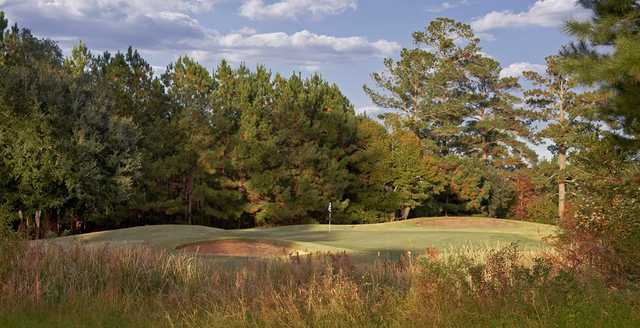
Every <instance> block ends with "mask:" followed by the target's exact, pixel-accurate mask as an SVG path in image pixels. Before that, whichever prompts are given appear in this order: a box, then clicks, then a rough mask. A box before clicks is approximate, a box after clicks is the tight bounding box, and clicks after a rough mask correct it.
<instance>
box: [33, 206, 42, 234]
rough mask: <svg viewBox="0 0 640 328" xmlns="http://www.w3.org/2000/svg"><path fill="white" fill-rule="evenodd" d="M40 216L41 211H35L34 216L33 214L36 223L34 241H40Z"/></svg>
mask: <svg viewBox="0 0 640 328" xmlns="http://www.w3.org/2000/svg"><path fill="white" fill-rule="evenodd" d="M41 215H42V210H40V209H37V210H36V214H35V217H34V218H35V221H36V239H40V236H41V233H40V229H41V227H40V216H41Z"/></svg>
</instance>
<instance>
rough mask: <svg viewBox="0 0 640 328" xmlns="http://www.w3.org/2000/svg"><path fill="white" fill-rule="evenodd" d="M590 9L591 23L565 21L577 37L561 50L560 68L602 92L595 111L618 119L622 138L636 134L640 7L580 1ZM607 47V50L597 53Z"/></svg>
mask: <svg viewBox="0 0 640 328" xmlns="http://www.w3.org/2000/svg"><path fill="white" fill-rule="evenodd" d="M583 3H584V4H585V5H587V6H588V7H589V8H591V9H592V10H593V11H594V16H593V18H592V20H591V21H587V22H569V23H567V26H566V29H567V31H568V32H569V34H571V35H573V36H574V37H576V38H577V39H578V41H577V43H574V44H571V45H569V46H567V47H565V48H564V49H563V55H564V56H563V60H562V65H563V69H564V70H565V71H566V72H569V73H571V74H572V75H573V76H574V77H575V78H576V79H577V80H578V81H579V82H580V83H583V84H585V85H588V86H595V87H597V88H599V89H600V90H601V91H602V92H604V93H606V95H607V101H606V103H605V104H604V105H603V106H601V107H600V111H599V113H600V114H601V116H600V117H601V118H602V119H604V120H612V119H613V120H614V121H615V120H617V119H618V118H622V119H623V128H624V130H625V132H626V133H627V134H630V135H638V134H640V114H638V111H637V108H638V107H640V100H639V99H640V98H639V97H638V96H637V95H638V94H640V83H639V82H640V70H639V69H638V67H640V65H638V63H640V55H639V54H640V35H639V34H638V28H639V23H638V22H639V18H640V5H639V4H638V2H637V1H632V0H608V1H603V0H599V1H595V0H592V1H583ZM599 47H608V48H610V49H611V51H607V52H603V51H599V49H598V48H599Z"/></svg>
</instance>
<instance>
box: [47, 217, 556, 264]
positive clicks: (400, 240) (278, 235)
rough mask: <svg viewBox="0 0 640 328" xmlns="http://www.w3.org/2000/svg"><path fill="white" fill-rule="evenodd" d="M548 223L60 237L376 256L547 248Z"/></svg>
mask: <svg viewBox="0 0 640 328" xmlns="http://www.w3.org/2000/svg"><path fill="white" fill-rule="evenodd" d="M555 232H556V228H555V227H554V226H550V225H543V224H536V223H528V222H521V221H510V220H496V219H487V218H430V219H414V220H408V221H401V222H393V223H383V224H370V225H333V226H331V227H329V226H327V225H299V226H288V227H277V228H258V229H246V230H230V231H226V230H220V229H214V228H207V227H199V226H176V225H160V226H146V227H137V228H130V229H121V230H114V231H106V232H98V233H91V234H85V235H80V236H73V237H66V238H60V239H58V240H57V242H62V243H68V242H75V241H79V242H82V243H84V244H86V245H104V244H110V245H132V244H148V245H152V246H157V247H161V248H165V249H168V250H174V249H176V248H178V247H180V246H182V245H187V244H194V243H199V242H207V241H214V240H224V239H242V240H260V241H271V242H274V243H278V244H286V245H288V247H290V248H292V249H298V250H300V251H301V252H303V253H313V252H347V253H350V254H352V255H354V256H358V257H364V258H368V259H372V258H374V257H386V258H393V259H398V258H399V257H400V256H401V254H402V253H403V252H405V251H413V252H415V253H422V252H424V251H425V250H426V249H428V248H437V249H440V250H445V249H446V250H452V249H456V248H476V249H485V248H496V247H500V246H504V245H509V244H510V243H518V244H519V245H520V247H521V248H522V249H524V250H529V251H537V250H543V249H546V247H545V244H544V242H543V239H544V238H545V237H549V236H552V235H554V233H555Z"/></svg>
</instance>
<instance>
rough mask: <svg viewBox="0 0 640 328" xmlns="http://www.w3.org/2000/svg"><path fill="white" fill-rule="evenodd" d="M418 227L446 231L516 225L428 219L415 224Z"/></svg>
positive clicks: (478, 220) (512, 223)
mask: <svg viewBox="0 0 640 328" xmlns="http://www.w3.org/2000/svg"><path fill="white" fill-rule="evenodd" d="M415 224H416V225H417V226H419V227H429V228H448V229H468V228H478V229H486V228H503V227H516V226H517V225H518V224H517V223H516V222H512V221H506V220H500V219H473V218H468V219H460V218H451V219H430V220H421V221H418V222H416V223H415Z"/></svg>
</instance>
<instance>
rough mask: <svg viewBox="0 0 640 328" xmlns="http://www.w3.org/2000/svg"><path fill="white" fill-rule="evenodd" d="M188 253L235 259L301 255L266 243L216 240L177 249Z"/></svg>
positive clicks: (291, 249)
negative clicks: (233, 257) (232, 257)
mask: <svg viewBox="0 0 640 328" xmlns="http://www.w3.org/2000/svg"><path fill="white" fill-rule="evenodd" d="M177 249H178V250H180V251H183V252H188V253H197V254H205V255H216V256H235V257H271V256H288V255H293V254H296V253H301V252H299V251H298V250H296V249H293V248H291V247H287V246H283V245H277V244H275V243H271V242H265V241H253V240H214V241H207V242H202V243H197V244H190V245H185V246H181V247H178V248H177Z"/></svg>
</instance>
